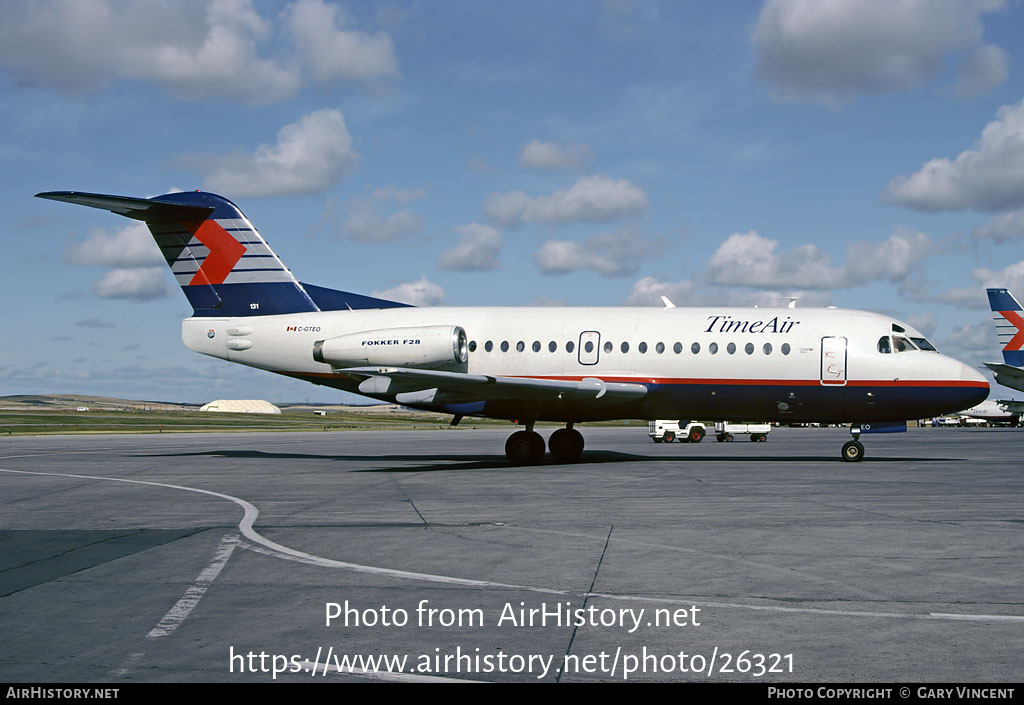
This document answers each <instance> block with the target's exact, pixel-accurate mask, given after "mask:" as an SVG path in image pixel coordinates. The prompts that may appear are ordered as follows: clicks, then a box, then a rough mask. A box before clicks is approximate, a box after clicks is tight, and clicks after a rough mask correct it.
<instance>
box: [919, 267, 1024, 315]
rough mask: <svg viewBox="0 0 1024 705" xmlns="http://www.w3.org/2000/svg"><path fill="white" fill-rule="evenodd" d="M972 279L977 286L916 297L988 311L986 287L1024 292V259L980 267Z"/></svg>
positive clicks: (972, 275)
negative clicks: (1004, 265) (1000, 264)
mask: <svg viewBox="0 0 1024 705" xmlns="http://www.w3.org/2000/svg"><path fill="white" fill-rule="evenodd" d="M971 279H973V280H974V281H975V282H976V284H975V286H971V287H966V288H954V289H947V290H946V291H943V292H941V293H939V294H935V295H932V296H928V295H924V294H921V293H918V295H917V296H916V297H915V298H917V299H918V300H922V301H939V302H941V303H946V304H951V305H953V306H959V307H960V308H971V309H975V310H978V311H987V310H988V309H989V303H988V297H987V296H986V295H985V289H995V288H998V289H1009V290H1010V291H1013V292H1016V293H1017V295H1018V296H1019V295H1020V293H1021V292H1024V260H1021V261H1020V262H1015V263H1013V264H1010V265H1007V266H1006V267H1004V268H1003V269H988V268H986V267H979V268H978V269H975V270H974V271H972V272H971Z"/></svg>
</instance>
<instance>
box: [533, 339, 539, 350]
mask: <svg viewBox="0 0 1024 705" xmlns="http://www.w3.org/2000/svg"><path fill="white" fill-rule="evenodd" d="M533 351H534V352H540V341H539V340H535V341H533Z"/></svg>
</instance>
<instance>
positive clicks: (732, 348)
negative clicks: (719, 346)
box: [725, 343, 736, 355]
mask: <svg viewBox="0 0 1024 705" xmlns="http://www.w3.org/2000/svg"><path fill="white" fill-rule="evenodd" d="M725 349H726V351H727V352H728V353H729V354H730V355H732V354H733V353H734V352H736V343H729V344H728V345H726V346H725Z"/></svg>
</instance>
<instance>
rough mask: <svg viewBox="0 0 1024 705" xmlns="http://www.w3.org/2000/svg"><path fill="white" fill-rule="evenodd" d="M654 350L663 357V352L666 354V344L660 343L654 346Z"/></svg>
mask: <svg viewBox="0 0 1024 705" xmlns="http://www.w3.org/2000/svg"><path fill="white" fill-rule="evenodd" d="M654 350H655V352H657V353H658V354H659V355H661V354H662V353H663V352H665V343H658V344H657V345H655V346H654Z"/></svg>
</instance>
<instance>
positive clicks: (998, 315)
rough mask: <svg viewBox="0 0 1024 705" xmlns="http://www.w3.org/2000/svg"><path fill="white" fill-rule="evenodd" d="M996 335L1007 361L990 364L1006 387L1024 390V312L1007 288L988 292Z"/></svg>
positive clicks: (986, 365)
mask: <svg viewBox="0 0 1024 705" xmlns="http://www.w3.org/2000/svg"><path fill="white" fill-rule="evenodd" d="M987 291H988V303H989V306H991V308H992V318H993V319H995V325H996V336H997V337H998V338H999V344H1000V345H1002V346H1003V362H986V363H985V367H987V368H989V369H990V370H992V372H993V373H995V377H996V382H997V383H998V384H1001V385H1003V386H1004V387H1011V388H1013V389H1019V390H1020V391H1024V310H1022V309H1021V305H1020V304H1019V303H1018V302H1017V299H1015V298H1014V297H1013V294H1011V293H1010V292H1009V290H1007V289H988V290H987Z"/></svg>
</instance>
